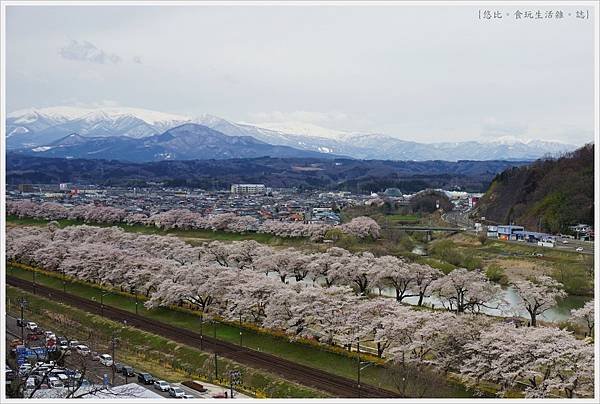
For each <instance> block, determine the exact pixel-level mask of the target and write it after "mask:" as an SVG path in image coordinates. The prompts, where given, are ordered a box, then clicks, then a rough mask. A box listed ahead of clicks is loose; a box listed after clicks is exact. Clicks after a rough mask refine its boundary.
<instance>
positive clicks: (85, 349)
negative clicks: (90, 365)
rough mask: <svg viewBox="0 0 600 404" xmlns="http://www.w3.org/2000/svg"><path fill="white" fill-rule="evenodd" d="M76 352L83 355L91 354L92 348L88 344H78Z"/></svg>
mask: <svg viewBox="0 0 600 404" xmlns="http://www.w3.org/2000/svg"><path fill="white" fill-rule="evenodd" d="M75 352H77V353H78V354H79V355H82V356H88V355H89V354H90V348H88V347H87V346H86V345H77V346H76V347H75Z"/></svg>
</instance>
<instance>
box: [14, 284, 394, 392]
mask: <svg viewBox="0 0 600 404" xmlns="http://www.w3.org/2000/svg"><path fill="white" fill-rule="evenodd" d="M6 282H7V284H9V285H11V286H15V287H18V288H21V289H24V290H27V291H32V290H33V283H32V282H29V281H25V280H23V279H19V278H15V277H12V276H7V277H6ZM35 290H36V291H37V294H38V295H40V296H44V297H47V296H51V297H52V298H53V299H58V300H59V301H62V302H64V303H66V304H70V305H72V306H74V307H77V308H79V309H80V310H85V311H88V312H90V313H94V314H97V315H100V314H101V305H100V303H98V302H95V301H91V300H88V299H84V298H82V297H79V296H76V295H72V294H70V293H64V292H63V291H61V290H58V289H52V288H49V287H46V286H42V285H39V284H38V285H36V288H35ZM103 313H104V314H103V316H104V317H107V318H110V319H111V320H115V321H118V322H124V321H126V322H127V325H128V326H131V327H136V328H139V329H141V330H144V331H148V332H151V333H154V334H157V335H161V336H163V337H165V338H168V339H171V340H173V341H178V342H181V343H184V344H186V345H189V346H192V347H194V348H198V347H199V346H200V344H201V341H202V344H203V347H204V349H206V350H208V351H211V352H216V353H217V354H218V355H220V356H224V357H227V358H230V359H232V360H234V361H236V362H239V363H242V364H245V365H247V366H250V367H253V368H260V369H264V370H266V371H268V372H271V373H275V374H278V375H280V376H281V377H283V378H284V379H287V380H293V381H295V382H297V383H300V384H302V385H305V386H310V387H314V388H316V389H318V390H322V391H325V392H328V393H330V394H332V395H334V396H336V397H363V398H367V397H390V398H391V397H399V394H398V393H395V392H393V391H389V390H385V389H382V388H380V387H375V386H371V385H368V384H362V383H361V385H360V389H359V388H358V387H357V383H356V381H355V380H352V379H348V378H345V377H341V376H338V375H334V374H331V373H328V372H325V371H323V370H320V369H316V368H312V367H309V366H305V365H301V364H298V363H295V362H292V361H289V360H286V359H282V358H279V357H277V356H274V355H270V354H266V353H264V352H257V351H254V350H252V349H249V348H246V347H241V346H239V345H235V344H232V343H228V342H224V341H221V340H218V339H213V338H211V337H208V336H206V335H203V336H201V335H200V334H199V333H196V332H192V331H189V330H187V329H184V328H178V327H174V326H172V325H169V324H166V323H162V322H159V321H155V320H151V319H148V318H146V317H143V316H140V315H136V314H134V313H130V312H128V311H125V310H121V309H117V308H114V307H110V306H107V305H104V310H103Z"/></svg>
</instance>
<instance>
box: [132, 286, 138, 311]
mask: <svg viewBox="0 0 600 404" xmlns="http://www.w3.org/2000/svg"><path fill="white" fill-rule="evenodd" d="M133 293H134V295H135V315H136V316H137V315H138V304H139V299H138V294H137V290H134V291H133Z"/></svg>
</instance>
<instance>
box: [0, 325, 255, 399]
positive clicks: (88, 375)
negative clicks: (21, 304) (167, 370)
mask: <svg viewBox="0 0 600 404" xmlns="http://www.w3.org/2000/svg"><path fill="white" fill-rule="evenodd" d="M28 333H29V330H27V329H25V330H24V333H23V334H24V336H25V340H26V345H27V347H28V348H30V349H34V348H36V347H43V346H45V342H46V340H45V337H44V334H43V333H41V332H40V338H38V339H37V340H30V341H28V339H27V335H28ZM20 337H21V327H19V326H18V325H17V318H15V317H13V316H10V315H7V316H6V341H7V347H10V344H11V343H12V342H13V341H14V340H16V339H20ZM61 337H62V336H57V338H61ZM80 342H81V344H84V343H85V341H80ZM93 346H94V348H95V349H100V348H104V349H103V350H102V351H99V352H97V354H98V355H92V354H91V353H90V354H88V355H81V354H78V353H77V350H76V349H74V348H73V349H68V351H69V354H68V355H66V356H65V363H64V368H65V369H66V371H69V370H73V371H75V370H77V371H79V372H80V373H82V377H83V378H85V379H86V380H87V381H89V383H90V384H92V385H103V384H106V383H111V381H112V380H113V367H112V366H106V365H105V364H103V363H102V362H101V361H100V360H98V359H96V358H97V356H99V355H101V354H104V353H107V352H109V351H110V349H109V347H108V346H102V347H101V346H100V345H99V344H95V345H93ZM93 356H94V359H92V357H93ZM117 362H118V358H117ZM125 365H126V364H125ZM56 369H58V367H57V366H56ZM140 372H144V371H143V370H142V369H134V373H135V374H134V375H133V376H129V377H126V376H125V375H124V374H123V373H120V372H117V371H116V370H115V372H114V384H113V385H114V386H121V385H125V384H128V383H135V384H138V385H140V386H143V387H145V388H147V389H149V390H151V391H153V392H154V393H156V394H158V395H160V396H162V397H165V398H173V397H172V396H171V395H170V394H169V391H162V390H160V389H158V388H156V387H155V386H154V383H150V384H144V383H142V382H140V381H138V374H139V373H140ZM200 383H201V384H202V386H204V388H205V389H206V391H205V392H199V391H197V390H194V389H192V388H190V387H187V386H184V385H183V384H181V383H179V382H168V385H169V387H175V388H178V389H180V392H179V394H178V395H181V394H183V395H184V396H185V397H178V398H216V397H225V394H227V396H229V394H230V393H229V389H226V388H224V387H221V386H216V385H212V384H208V383H204V382H200ZM234 397H235V398H249V397H248V396H245V395H242V394H240V393H237V392H234Z"/></svg>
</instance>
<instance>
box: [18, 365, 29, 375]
mask: <svg viewBox="0 0 600 404" xmlns="http://www.w3.org/2000/svg"><path fill="white" fill-rule="evenodd" d="M29 372H31V365H30V364H29V363H24V364H22V365H21V366H19V375H21V376H23V375H26V374H28V373H29Z"/></svg>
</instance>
